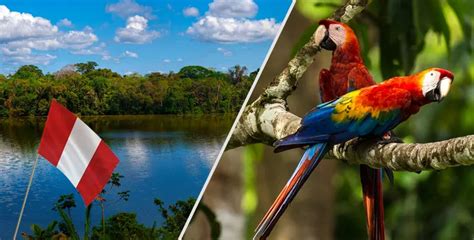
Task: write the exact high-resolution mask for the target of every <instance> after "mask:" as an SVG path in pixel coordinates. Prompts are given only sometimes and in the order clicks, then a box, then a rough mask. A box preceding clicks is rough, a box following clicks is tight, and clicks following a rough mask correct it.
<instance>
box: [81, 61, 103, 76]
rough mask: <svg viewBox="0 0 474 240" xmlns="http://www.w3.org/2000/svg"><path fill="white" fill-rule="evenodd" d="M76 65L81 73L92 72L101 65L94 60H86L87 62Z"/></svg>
mask: <svg viewBox="0 0 474 240" xmlns="http://www.w3.org/2000/svg"><path fill="white" fill-rule="evenodd" d="M75 66H76V68H77V71H78V72H79V73H81V74H87V73H90V72H92V71H94V70H95V68H96V67H97V66H99V64H97V63H96V62H93V61H89V62H86V63H76V64H75Z"/></svg>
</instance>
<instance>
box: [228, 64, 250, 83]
mask: <svg viewBox="0 0 474 240" xmlns="http://www.w3.org/2000/svg"><path fill="white" fill-rule="evenodd" d="M246 73H247V67H245V66H243V67H241V66H240V65H235V66H233V67H231V68H230V69H229V77H230V82H231V83H233V84H237V83H239V82H241V81H242V79H243V77H244V76H245V74H246Z"/></svg>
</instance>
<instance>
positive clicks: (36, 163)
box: [13, 153, 39, 240]
mask: <svg viewBox="0 0 474 240" xmlns="http://www.w3.org/2000/svg"><path fill="white" fill-rule="evenodd" d="M38 158H39V154H38V153H37V154H36V159H35V163H34V164H33V170H32V171H31V176H30V181H29V182H28V187H26V194H25V198H24V199H23V205H22V206H21V211H20V216H19V217H18V223H17V224H16V229H15V234H14V235H13V240H15V239H16V236H17V235H18V230H19V229H20V224H21V217H22V216H23V211H24V210H25V206H26V199H28V193H29V192H30V188H31V184H32V183H33V176H34V175H35V170H36V165H38Z"/></svg>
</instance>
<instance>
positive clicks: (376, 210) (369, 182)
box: [360, 165, 385, 240]
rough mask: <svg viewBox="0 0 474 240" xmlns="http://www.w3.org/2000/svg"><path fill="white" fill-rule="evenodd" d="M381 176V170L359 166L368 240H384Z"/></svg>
mask: <svg viewBox="0 0 474 240" xmlns="http://www.w3.org/2000/svg"><path fill="white" fill-rule="evenodd" d="M382 174H383V170H382V169H373V168H370V167H369V166H366V165H360V180H361V182H362V191H363V194H364V207H365V214H366V218H367V233H368V237H369V238H368V239H369V240H384V239H385V227H384V208H383V191H382Z"/></svg>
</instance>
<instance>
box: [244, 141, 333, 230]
mask: <svg viewBox="0 0 474 240" xmlns="http://www.w3.org/2000/svg"><path fill="white" fill-rule="evenodd" d="M327 149H328V147H327V144H326V143H320V144H316V145H313V146H311V147H310V148H308V149H307V150H306V151H305V153H304V155H303V158H302V159H301V160H300V162H299V164H298V166H297V167H296V169H295V171H294V172H293V175H292V176H291V178H290V179H289V180H288V182H287V183H286V185H285V187H284V188H283V189H282V190H281V192H280V194H279V195H278V197H277V198H276V199H275V201H274V202H273V204H272V206H271V207H270V209H268V211H267V213H266V214H265V216H264V217H263V219H262V220H261V221H260V223H259V224H258V227H257V229H256V231H255V235H254V237H253V239H266V238H267V237H268V235H269V234H270V232H271V231H272V229H273V227H274V226H275V224H276V223H277V222H278V220H279V218H280V216H281V215H282V214H283V212H284V211H285V210H286V208H287V207H288V205H289V204H290V203H291V201H292V200H293V198H294V197H295V196H296V194H297V193H298V191H299V190H300V188H301V187H302V186H303V184H304V183H305V182H306V180H307V179H308V177H309V175H310V174H311V172H312V171H313V170H314V169H315V168H316V166H318V163H319V162H320V160H321V159H322V158H323V156H324V155H325V154H326V152H327Z"/></svg>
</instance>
